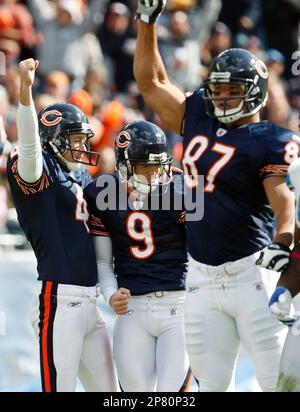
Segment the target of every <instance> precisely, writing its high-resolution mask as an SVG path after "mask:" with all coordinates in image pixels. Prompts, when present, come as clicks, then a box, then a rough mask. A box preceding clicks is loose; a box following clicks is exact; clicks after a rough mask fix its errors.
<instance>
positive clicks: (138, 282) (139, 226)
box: [84, 174, 187, 295]
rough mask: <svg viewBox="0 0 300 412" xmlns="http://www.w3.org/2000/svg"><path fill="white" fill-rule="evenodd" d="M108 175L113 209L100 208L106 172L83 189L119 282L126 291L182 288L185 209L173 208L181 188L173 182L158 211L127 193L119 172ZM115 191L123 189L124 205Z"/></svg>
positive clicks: (92, 225) (93, 230) (93, 224)
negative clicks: (109, 246)
mask: <svg viewBox="0 0 300 412" xmlns="http://www.w3.org/2000/svg"><path fill="white" fill-rule="evenodd" d="M110 178H111V179H112V181H111V186H113V185H115V187H116V189H117V190H114V191H112V192H113V193H116V192H117V194H116V202H115V206H116V207H110V208H109V209H106V210H104V206H103V203H102V202H101V201H100V200H99V194H101V193H103V192H102V191H103V190H105V188H106V184H105V183H102V182H104V181H105V180H106V177H105V176H104V177H102V178H98V179H97V181H95V182H92V183H91V184H90V185H89V186H88V187H87V188H86V189H85V191H84V193H85V198H86V200H87V202H88V207H89V212H90V221H89V224H90V230H91V233H92V234H94V235H102V236H110V237H111V240H112V247H113V256H114V271H115V274H116V276H117V280H118V286H119V287H125V288H128V289H130V291H131V294H132V295H141V294H145V293H149V292H153V291H159V290H182V289H184V288H185V277H186V262H187V253H186V238H185V225H184V219H183V217H184V212H183V209H182V208H181V209H180V210H175V207H174V205H175V202H174V199H175V197H176V196H180V203H181V204H182V192H177V191H176V190H175V189H174V185H173V183H171V184H170V185H169V188H168V190H169V191H170V192H168V193H170V199H171V201H170V208H169V210H162V209H163V207H162V204H160V206H159V208H157V209H158V210H151V209H152V207H151V204H147V202H141V201H137V200H136V199H135V198H133V197H132V196H131V195H128V193H127V191H126V185H124V184H122V183H120V180H119V177H118V175H117V174H115V175H112V176H110ZM119 189H120V190H121V193H125V198H126V202H127V201H128V205H129V206H128V207H127V206H126V207H121V206H120V204H121V202H120V196H119V192H118V190H119ZM113 196H114V194H113ZM97 197H98V198H97ZM122 209H123V210H122Z"/></svg>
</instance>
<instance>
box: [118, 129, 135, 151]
mask: <svg viewBox="0 0 300 412" xmlns="http://www.w3.org/2000/svg"><path fill="white" fill-rule="evenodd" d="M130 142H131V136H130V134H129V133H128V132H126V131H125V130H123V131H122V132H120V133H119V134H118V137H117V140H116V144H117V146H118V147H119V148H120V149H125V147H127V146H128V145H129V143H130Z"/></svg>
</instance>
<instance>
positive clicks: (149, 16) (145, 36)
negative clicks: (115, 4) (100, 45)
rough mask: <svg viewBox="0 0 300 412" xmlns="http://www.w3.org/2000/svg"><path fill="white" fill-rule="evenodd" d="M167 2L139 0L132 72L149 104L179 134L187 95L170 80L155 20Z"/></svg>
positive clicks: (161, 0)
mask: <svg viewBox="0 0 300 412" xmlns="http://www.w3.org/2000/svg"><path fill="white" fill-rule="evenodd" d="M165 2H166V1H165V0H153V1H152V2H151V3H152V4H153V6H149V7H148V6H146V5H145V4H143V3H145V0H139V3H138V9H137V18H138V19H139V21H138V35H137V46H136V50H135V56H134V65H133V71H134V76H135V79H136V81H137V84H138V87H139V90H140V92H141V94H142V95H143V97H144V99H145V101H146V102H147V104H148V105H149V106H150V107H151V108H152V109H153V110H154V111H155V112H156V113H157V114H158V116H159V117H160V119H161V120H162V121H163V122H164V124H165V125H166V126H167V127H168V128H169V129H171V130H173V131H174V132H176V133H180V131H181V124H182V120H183V117H184V112H185V94H184V92H183V91H182V90H180V89H179V88H178V87H177V86H175V85H173V84H172V83H171V82H170V80H169V78H168V75H167V72H166V69H165V67H164V64H163V61H162V59H161V56H160V54H159V50H158V46H157V33H156V25H155V21H156V19H157V17H158V16H159V15H160V13H161V11H162V10H163V8H164V5H165ZM147 3H149V2H147Z"/></svg>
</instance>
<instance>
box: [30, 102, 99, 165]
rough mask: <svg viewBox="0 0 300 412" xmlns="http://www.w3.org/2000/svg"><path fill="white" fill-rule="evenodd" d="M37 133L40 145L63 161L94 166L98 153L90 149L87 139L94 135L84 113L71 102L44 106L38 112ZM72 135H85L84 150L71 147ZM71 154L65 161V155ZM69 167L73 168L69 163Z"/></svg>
mask: <svg viewBox="0 0 300 412" xmlns="http://www.w3.org/2000/svg"><path fill="white" fill-rule="evenodd" d="M38 118H39V134H40V137H41V142H42V147H43V148H44V149H45V150H48V151H50V152H51V153H52V154H54V155H55V156H58V157H59V158H60V159H61V160H63V161H65V163H66V164H67V166H68V168H70V167H69V166H70V164H71V163H81V164H85V165H90V166H96V165H97V163H98V160H99V153H96V152H92V151H90V145H89V139H91V138H92V137H93V136H94V133H93V132H92V130H91V128H90V125H89V123H88V120H87V118H86V116H85V115H84V113H83V112H82V111H81V110H80V109H78V108H77V107H76V106H73V105H71V104H59V103H58V104H53V105H51V106H47V107H45V108H44V109H43V110H42V111H41V112H40V114H39V116H38ZM72 135H86V142H85V143H84V150H82V149H77V148H73V147H72V144H71V140H72V139H71V137H72ZM67 153H70V155H71V156H67V158H69V160H68V161H66V159H65V156H66V154H67ZM71 169H73V167H72V164H71ZM74 169H76V167H75V168H74Z"/></svg>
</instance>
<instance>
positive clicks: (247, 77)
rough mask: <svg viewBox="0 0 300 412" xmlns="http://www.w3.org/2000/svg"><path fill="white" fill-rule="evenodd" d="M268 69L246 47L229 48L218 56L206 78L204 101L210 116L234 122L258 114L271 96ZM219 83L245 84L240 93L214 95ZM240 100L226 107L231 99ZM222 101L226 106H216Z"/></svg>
mask: <svg viewBox="0 0 300 412" xmlns="http://www.w3.org/2000/svg"><path fill="white" fill-rule="evenodd" d="M268 77H269V74H268V69H267V67H266V65H265V63H264V62H263V61H262V60H261V59H259V58H258V57H257V56H255V54H253V53H251V52H249V51H248V50H244V49H228V50H225V51H224V52H222V53H220V54H219V55H218V56H216V57H215V58H214V59H213V61H212V62H211V64H210V67H209V74H208V78H207V80H206V81H205V82H204V84H203V86H204V101H205V106H206V112H207V114H208V115H209V116H213V117H216V118H217V119H218V120H219V121H220V122H221V123H233V122H235V121H237V120H239V119H241V118H243V117H248V116H251V115H254V114H255V113H257V112H258V111H259V110H260V109H261V108H262V107H264V106H265V104H266V101H267V98H268ZM217 84H230V85H232V84H235V85H241V86H243V92H242V95H240V96H234V97H228V98H223V97H216V96H214V90H215V86H216V85H217ZM233 99H234V100H240V103H239V104H238V105H237V106H236V107H234V108H231V109H227V108H226V103H227V102H228V101H229V100H231V101H232V100H233ZM218 103H223V106H224V109H221V108H219V107H217V104H218Z"/></svg>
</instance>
